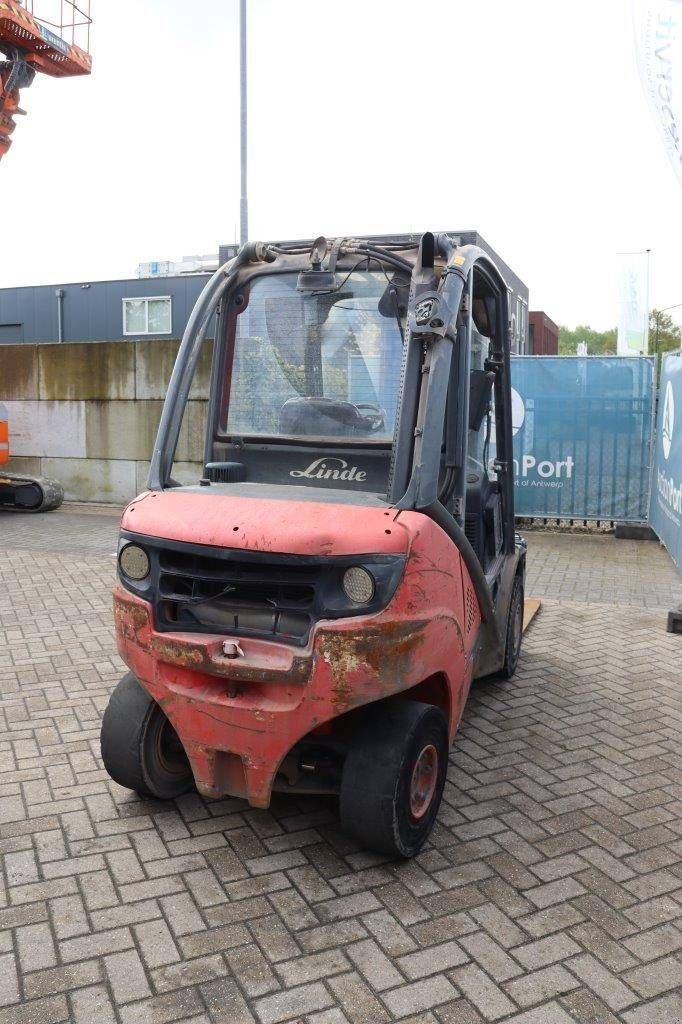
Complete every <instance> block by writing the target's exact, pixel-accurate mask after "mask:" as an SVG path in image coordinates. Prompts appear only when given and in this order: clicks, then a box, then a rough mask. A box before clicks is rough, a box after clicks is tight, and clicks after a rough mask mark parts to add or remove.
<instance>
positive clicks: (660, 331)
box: [559, 309, 682, 356]
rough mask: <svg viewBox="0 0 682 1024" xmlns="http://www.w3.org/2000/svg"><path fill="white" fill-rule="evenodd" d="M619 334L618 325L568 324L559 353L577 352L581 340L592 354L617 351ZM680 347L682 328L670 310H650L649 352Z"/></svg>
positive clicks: (562, 334)
mask: <svg viewBox="0 0 682 1024" xmlns="http://www.w3.org/2000/svg"><path fill="white" fill-rule="evenodd" d="M616 335H617V331H616V328H615V327H612V328H610V329H609V330H608V331H595V330H594V328H593V327H588V326H587V324H581V325H580V326H579V327H576V328H575V329H574V330H571V329H570V328H569V327H560V328H559V355H560V356H574V355H577V352H578V344H579V343H580V342H581V341H584V342H586V344H587V354H588V355H589V356H607V355H615V354H616ZM678 348H682V330H681V329H680V328H679V327H678V325H677V324H676V323H675V322H674V321H673V318H672V317H671V316H670V314H669V313H666V312H661V310H658V309H652V310H651V312H650V313H649V354H650V355H655V354H656V353H657V352H671V351H675V350H676V349H678Z"/></svg>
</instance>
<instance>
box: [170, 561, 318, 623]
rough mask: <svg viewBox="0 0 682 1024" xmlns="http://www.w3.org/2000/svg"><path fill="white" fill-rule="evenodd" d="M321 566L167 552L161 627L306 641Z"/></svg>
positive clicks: (312, 614)
mask: <svg viewBox="0 0 682 1024" xmlns="http://www.w3.org/2000/svg"><path fill="white" fill-rule="evenodd" d="M319 575H320V570H319V568H318V567H316V566H301V565H298V566H297V565H286V566H285V565H272V564H270V565H268V564H267V563H265V564H264V563H263V562H258V563H256V564H254V563H253V562H246V561H238V560H234V561H233V560H232V559H230V560H226V559H224V558H211V557H210V556H204V555H195V554H187V553H185V552H178V551H164V552H162V553H161V555H160V559H159V585H158V591H157V600H156V621H157V625H158V626H159V627H160V628H161V629H181V630H182V629H184V630H187V629H192V630H198V631H207V630H208V631H215V632H223V631H227V632H231V633H237V634H251V635H258V636H261V637H273V638H275V637H277V638H281V639H283V640H285V639H286V640H289V641H292V640H293V641H298V642H299V643H301V642H305V640H306V639H307V636H308V632H309V630H310V626H311V624H312V622H313V619H314V617H315V616H314V605H315V590H316V583H317V582H318V578H319Z"/></svg>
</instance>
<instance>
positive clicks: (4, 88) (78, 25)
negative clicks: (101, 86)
mask: <svg viewBox="0 0 682 1024" xmlns="http://www.w3.org/2000/svg"><path fill="white" fill-rule="evenodd" d="M91 23H92V18H91V17H90V0H24V2H23V3H22V2H20V0H2V3H0V54H4V57H5V60H3V61H0V159H2V157H3V156H4V155H5V153H6V152H7V150H8V149H9V148H10V146H11V144H12V139H11V135H12V133H13V131H14V128H15V123H14V118H15V116H17V115H18V114H23V113H24V111H23V110H22V109H21V108H20V106H19V94H20V91H21V90H22V89H27V88H28V87H29V86H30V85H31V84H32V82H33V80H34V78H35V76H36V73H37V72H42V73H43V74H45V75H49V76H50V77H52V78H70V77H73V76H75V75H89V74H90V71H91V68H92V60H91V57H90V54H89V52H88V50H89V46H90V25H91Z"/></svg>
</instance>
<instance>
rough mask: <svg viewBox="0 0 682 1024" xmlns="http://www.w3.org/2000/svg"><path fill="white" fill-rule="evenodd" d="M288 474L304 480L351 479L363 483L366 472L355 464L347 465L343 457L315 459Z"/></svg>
mask: <svg viewBox="0 0 682 1024" xmlns="http://www.w3.org/2000/svg"><path fill="white" fill-rule="evenodd" d="M289 476H294V477H303V478H304V479H305V480H349V481H350V480H352V481H354V482H355V483H358V484H361V483H364V482H365V480H366V479H367V473H366V472H365V471H364V470H363V469H358V467H357V466H349V465H348V463H347V462H346V461H345V459H337V458H327V459H325V458H322V459H315V461H314V462H311V463H310V465H309V466H308V468H307V469H292V470H291V472H290V473H289Z"/></svg>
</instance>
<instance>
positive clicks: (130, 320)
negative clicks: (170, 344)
mask: <svg viewBox="0 0 682 1024" xmlns="http://www.w3.org/2000/svg"><path fill="white" fill-rule="evenodd" d="M171 330H172V318H171V297H170V295H153V296H150V297H149V298H144V299H124V300H123V333H124V334H170V333H171Z"/></svg>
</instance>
